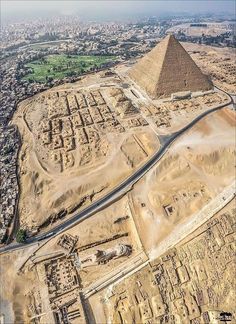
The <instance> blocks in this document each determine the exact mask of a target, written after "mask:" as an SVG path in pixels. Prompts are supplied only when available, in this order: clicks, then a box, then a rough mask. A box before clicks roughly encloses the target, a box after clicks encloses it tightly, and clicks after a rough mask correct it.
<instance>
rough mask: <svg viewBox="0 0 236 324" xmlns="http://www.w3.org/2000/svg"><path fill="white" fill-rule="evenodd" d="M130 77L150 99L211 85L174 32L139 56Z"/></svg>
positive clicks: (209, 87)
mask: <svg viewBox="0 0 236 324" xmlns="http://www.w3.org/2000/svg"><path fill="white" fill-rule="evenodd" d="M129 76H130V78H131V79H133V80H134V81H135V82H136V83H137V84H138V85H139V86H140V87H141V88H142V89H144V90H145V91H146V92H147V93H148V94H149V96H150V97H151V98H153V99H155V98H161V97H168V96H170V95H171V94H172V93H176V92H181V91H200V90H202V91H205V90H209V89H212V87H213V86H212V83H211V82H210V81H209V80H208V78H207V77H206V76H205V75H204V74H202V72H201V70H200V69H199V68H198V66H197V65H196V64H195V63H194V61H193V60H192V58H191V57H190V55H189V54H188V53H187V52H186V51H185V49H184V48H183V47H182V45H181V44H180V43H179V42H178V41H177V40H176V39H175V37H174V36H173V35H168V36H167V37H165V38H164V39H163V40H162V41H161V42H160V43H159V44H158V45H157V46H156V47H154V48H153V49H152V50H151V51H150V52H149V53H148V54H146V55H145V56H144V57H143V58H141V59H140V60H139V61H138V62H137V63H136V64H135V65H134V66H133V67H132V68H131V69H130V71H129Z"/></svg>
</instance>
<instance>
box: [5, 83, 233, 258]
mask: <svg viewBox="0 0 236 324" xmlns="http://www.w3.org/2000/svg"><path fill="white" fill-rule="evenodd" d="M216 88H217V87H216ZM219 90H221V89H219ZM221 91H222V92H224V93H226V94H227V95H228V96H229V98H230V102H227V103H224V104H222V105H219V106H217V107H215V108H213V109H210V110H207V111H205V112H204V113H202V114H201V115H199V116H198V117H196V118H194V119H193V120H192V121H191V122H190V123H189V124H188V125H186V126H185V127H183V128H182V129H181V130H180V131H178V132H176V133H173V134H171V135H170V136H168V137H167V138H166V139H165V142H164V144H163V146H162V147H161V148H160V150H159V151H158V152H156V153H155V154H154V155H153V156H152V157H151V158H150V159H149V160H148V161H147V162H146V163H145V164H144V165H142V167H141V168H140V169H138V170H137V171H136V172H134V173H133V174H132V175H131V176H130V177H129V178H127V179H125V180H124V181H123V182H122V183H120V184H119V185H118V186H117V187H115V188H114V189H113V190H112V191H110V192H108V193H107V194H106V195H105V196H104V197H102V198H100V199H98V200H97V201H95V202H94V203H92V204H91V205H90V206H88V207H86V208H85V209H83V210H82V211H81V212H79V213H78V214H76V215H75V216H73V217H72V218H70V219H68V220H66V221H65V222H64V223H63V224H60V225H58V226H56V227H54V228H53V229H51V230H49V231H48V232H46V233H43V234H41V235H37V236H34V237H32V238H29V239H28V240H27V241H26V242H25V243H24V244H19V243H13V244H10V245H8V246H6V247H2V248H1V249H0V253H4V252H7V251H11V250H16V249H19V248H22V247H24V246H26V245H28V244H35V243H37V242H38V241H41V240H44V239H47V238H49V237H52V236H55V235H57V234H58V233H60V232H62V231H65V230H67V229H69V228H70V227H72V226H74V225H75V224H77V223H79V222H81V221H82V220H84V219H86V218H88V217H90V216H91V215H93V214H95V213H97V212H98V211H100V210H102V209H104V208H105V207H107V206H109V205H110V204H111V203H112V202H114V201H116V200H117V199H118V198H120V197H121V196H122V195H124V194H125V193H126V192H127V191H128V190H130V189H131V188H132V186H133V185H134V184H135V183H136V182H137V181H138V180H139V179H140V178H142V177H143V176H144V175H145V174H146V173H147V172H148V171H149V170H150V169H151V168H152V167H153V166H154V165H155V164H156V163H157V162H158V161H159V160H160V159H161V158H162V157H163V155H164V154H165V152H166V151H167V149H168V148H169V147H170V146H171V145H172V144H173V142H174V141H175V140H176V139H177V138H179V137H180V136H181V135H182V134H183V133H184V132H186V131H187V130H189V129H190V128H191V127H193V126H194V125H195V124H196V123H197V122H198V121H200V120H201V119H203V118H204V117H205V116H207V115H209V114H211V113H213V112H214V111H217V110H219V109H222V108H224V107H226V106H229V105H230V104H232V103H233V99H232V97H231V95H229V94H228V93H227V92H225V91H223V90H221Z"/></svg>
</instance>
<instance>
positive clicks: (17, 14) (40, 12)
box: [1, 0, 235, 21]
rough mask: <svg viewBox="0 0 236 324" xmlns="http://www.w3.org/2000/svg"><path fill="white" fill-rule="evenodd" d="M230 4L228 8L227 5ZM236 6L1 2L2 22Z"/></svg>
mask: <svg viewBox="0 0 236 324" xmlns="http://www.w3.org/2000/svg"><path fill="white" fill-rule="evenodd" d="M226 4H227V5H226ZM234 12H235V2H234V1H232V0H226V1H221V0H219V1H217V0H211V1H205V0H195V1H172V0H171V1H162V0H161V1H136V0H134V1H132V0H130V1H64V0H61V1H57V2H55V1H32V0H29V1H5V0H4V1H1V19H2V21H7V20H12V19H16V20H19V19H25V18H29V19H35V18H36V17H39V18H49V17H51V16H58V15H59V16H78V17H79V18H80V19H81V20H85V21H86V20H87V21H89V20H98V21H107V20H127V19H134V18H145V17H148V16H156V17H162V16H168V15H177V16H178V15H186V16H194V15H199V14H208V15H209V14H215V15H219V14H221V15H226V14H228V15H229V16H232V15H234V14H233V13H234Z"/></svg>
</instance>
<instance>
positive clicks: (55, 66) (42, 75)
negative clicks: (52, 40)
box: [24, 54, 116, 82]
mask: <svg viewBox="0 0 236 324" xmlns="http://www.w3.org/2000/svg"><path fill="white" fill-rule="evenodd" d="M114 59H116V57H115V56H80V55H69V56H67V55H65V54H62V55H48V56H46V57H44V58H43V59H40V60H37V61H33V62H31V63H28V64H27V65H26V66H27V67H29V68H31V69H32V70H33V72H32V73H29V74H27V75H26V76H24V79H25V80H28V81H30V80H31V81H36V82H46V81H47V80H48V79H51V78H52V79H62V78H64V77H66V76H77V75H80V74H81V73H85V72H87V71H89V70H90V69H91V68H94V67H100V66H101V65H102V64H103V63H107V62H111V61H113V60H114Z"/></svg>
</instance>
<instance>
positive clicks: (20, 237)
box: [16, 228, 26, 243]
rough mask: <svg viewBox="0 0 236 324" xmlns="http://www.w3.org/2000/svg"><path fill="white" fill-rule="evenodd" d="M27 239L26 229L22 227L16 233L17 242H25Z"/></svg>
mask: <svg viewBox="0 0 236 324" xmlns="http://www.w3.org/2000/svg"><path fill="white" fill-rule="evenodd" d="M25 240H26V231H25V230H24V229H23V228H20V229H19V230H18V232H17V233H16V242H18V243H25Z"/></svg>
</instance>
